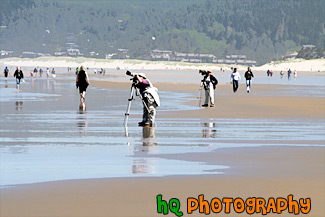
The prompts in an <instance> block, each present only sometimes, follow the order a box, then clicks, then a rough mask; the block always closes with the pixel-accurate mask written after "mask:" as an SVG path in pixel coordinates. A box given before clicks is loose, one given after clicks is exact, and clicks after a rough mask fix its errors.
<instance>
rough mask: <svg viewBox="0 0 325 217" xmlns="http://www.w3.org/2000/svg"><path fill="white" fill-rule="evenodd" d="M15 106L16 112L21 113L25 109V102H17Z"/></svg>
mask: <svg viewBox="0 0 325 217" xmlns="http://www.w3.org/2000/svg"><path fill="white" fill-rule="evenodd" d="M15 105H16V110H17V111H21V110H22V109H23V102H22V101H16V102H15Z"/></svg>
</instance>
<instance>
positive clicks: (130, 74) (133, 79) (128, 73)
mask: <svg viewBox="0 0 325 217" xmlns="http://www.w3.org/2000/svg"><path fill="white" fill-rule="evenodd" d="M125 74H126V75H128V76H131V77H133V78H131V79H130V80H132V82H133V83H137V82H138V79H137V77H136V76H135V75H134V74H132V73H131V72H130V71H126V73H125Z"/></svg>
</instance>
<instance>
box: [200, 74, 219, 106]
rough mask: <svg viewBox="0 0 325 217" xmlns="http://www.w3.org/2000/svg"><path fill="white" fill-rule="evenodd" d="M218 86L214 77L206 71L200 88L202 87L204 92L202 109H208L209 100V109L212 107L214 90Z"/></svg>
mask: <svg viewBox="0 0 325 217" xmlns="http://www.w3.org/2000/svg"><path fill="white" fill-rule="evenodd" d="M217 84H218V80H217V79H216V77H214V76H213V75H212V74H211V72H210V71H207V74H206V75H205V76H204V78H203V80H202V82H201V86H202V85H203V87H204V90H205V102H204V104H203V105H202V106H203V107H208V103H209V99H210V107H213V106H214V90H215V89H216V86H217Z"/></svg>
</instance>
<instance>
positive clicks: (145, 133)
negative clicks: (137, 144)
mask: <svg viewBox="0 0 325 217" xmlns="http://www.w3.org/2000/svg"><path fill="white" fill-rule="evenodd" d="M142 137H143V140H142V142H143V146H154V145H156V144H157V143H156V142H155V138H156V135H155V128H154V127H143V128H142Z"/></svg>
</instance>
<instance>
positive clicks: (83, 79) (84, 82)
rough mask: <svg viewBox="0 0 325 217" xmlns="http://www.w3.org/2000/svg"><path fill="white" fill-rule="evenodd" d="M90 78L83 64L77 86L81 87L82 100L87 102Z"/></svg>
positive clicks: (78, 75)
mask: <svg viewBox="0 0 325 217" xmlns="http://www.w3.org/2000/svg"><path fill="white" fill-rule="evenodd" d="M89 84H90V82H89V78H88V74H87V72H86V71H85V70H84V67H83V66H81V67H80V70H79V72H78V74H77V78H76V87H77V88H79V93H80V102H85V99H86V89H87V87H88V86H89Z"/></svg>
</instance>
